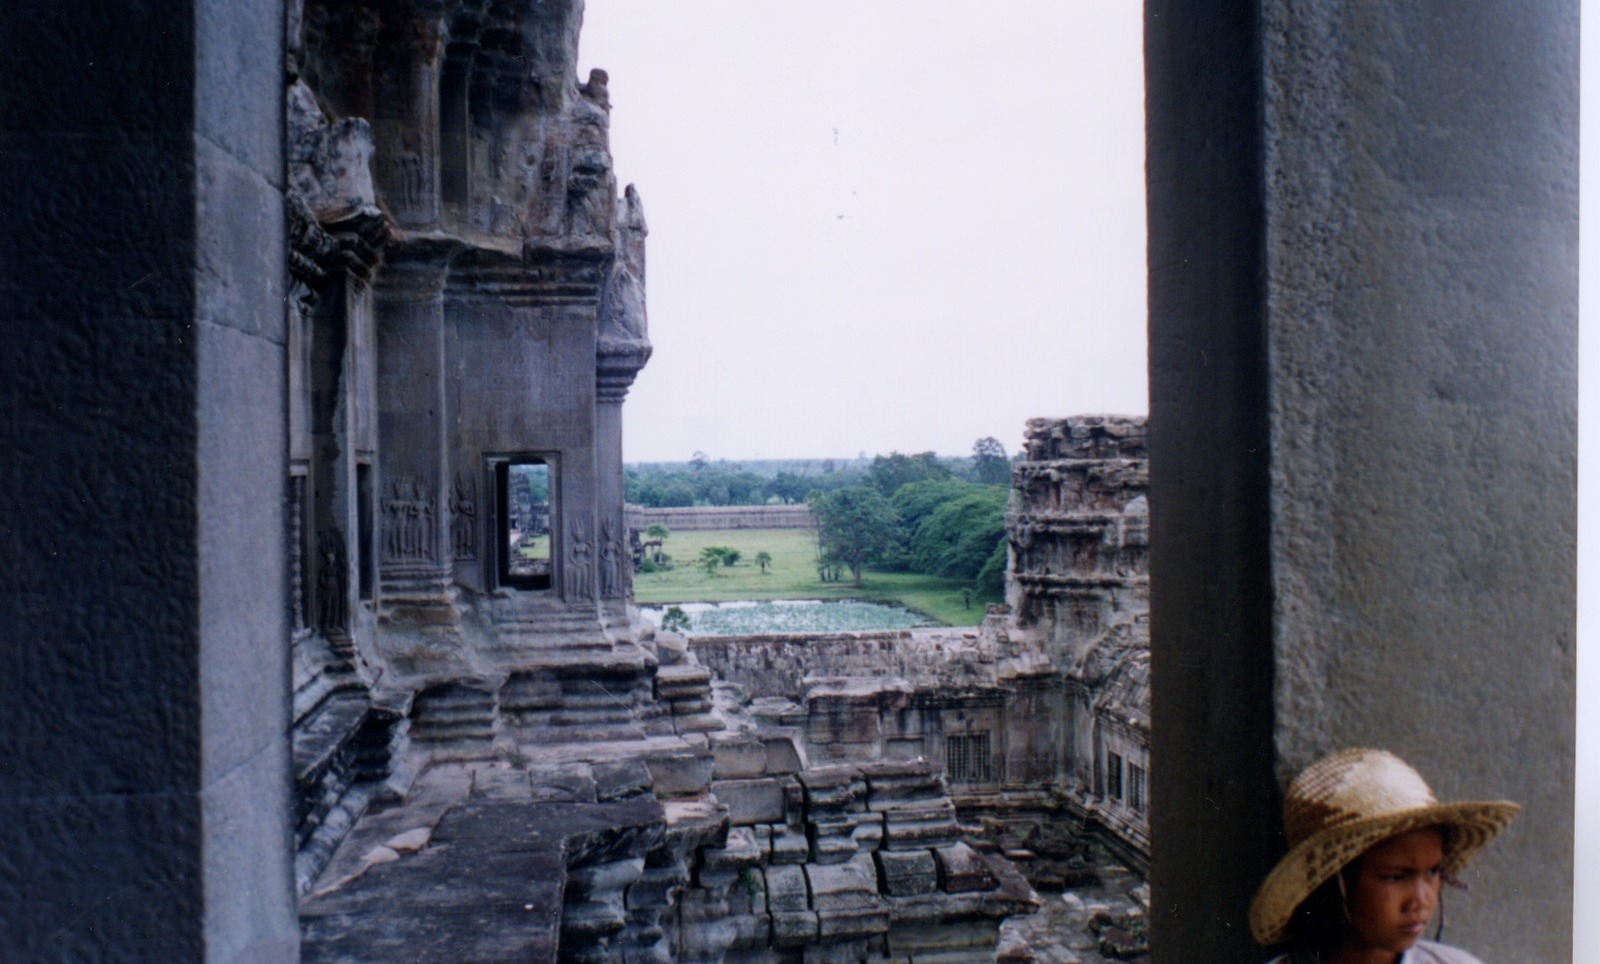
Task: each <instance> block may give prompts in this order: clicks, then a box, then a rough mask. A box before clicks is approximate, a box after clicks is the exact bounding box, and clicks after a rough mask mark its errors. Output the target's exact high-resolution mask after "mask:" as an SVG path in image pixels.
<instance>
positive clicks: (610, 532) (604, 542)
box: [600, 519, 629, 599]
mask: <svg viewBox="0 0 1600 964" xmlns="http://www.w3.org/2000/svg"><path fill="white" fill-rule="evenodd" d="M619 531H620V529H619V527H618V526H616V525H613V524H612V521H611V520H610V519H607V520H606V521H605V522H604V523H603V524H601V526H600V596H601V598H602V599H616V598H617V597H619V596H622V595H623V594H624V593H625V592H626V582H625V580H626V578H627V577H626V576H625V575H624V573H625V572H626V571H627V570H628V568H629V567H628V565H627V563H626V560H627V558H628V557H627V551H626V549H625V548H624V547H623V545H622V540H621V539H619V538H618V537H617V533H618V532H619Z"/></svg>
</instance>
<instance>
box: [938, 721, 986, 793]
mask: <svg viewBox="0 0 1600 964" xmlns="http://www.w3.org/2000/svg"><path fill="white" fill-rule="evenodd" d="M944 745H945V769H946V771H947V772H948V773H949V774H950V782H951V783H987V782H989V779H990V777H989V734H987V733H969V734H964V735H961V736H947V737H945V744H944Z"/></svg>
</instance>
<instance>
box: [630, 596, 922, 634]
mask: <svg viewBox="0 0 1600 964" xmlns="http://www.w3.org/2000/svg"><path fill="white" fill-rule="evenodd" d="M677 605H678V608H679V609H682V610H683V612H684V614H685V615H687V616H688V617H689V626H688V629H687V630H685V632H687V633H688V634H689V635H691V636H746V635H755V634H758V633H855V632H872V631H876V630H885V629H911V628H913V627H917V626H935V625H938V624H937V623H936V622H934V621H933V620H931V619H929V618H928V617H927V616H924V615H923V614H921V613H918V612H913V611H912V610H909V609H907V608H905V607H904V606H895V605H890V604H886V603H874V602H863V601H862V600H859V599H774V600H768V601H763V602H749V601H745V602H721V603H698V602H697V603H678V604H677ZM667 608H668V607H667V606H641V607H639V612H641V613H642V614H644V616H645V618H646V619H649V620H650V621H651V622H653V623H655V624H656V625H657V626H660V625H661V615H662V613H664V612H665V611H666V610H667Z"/></svg>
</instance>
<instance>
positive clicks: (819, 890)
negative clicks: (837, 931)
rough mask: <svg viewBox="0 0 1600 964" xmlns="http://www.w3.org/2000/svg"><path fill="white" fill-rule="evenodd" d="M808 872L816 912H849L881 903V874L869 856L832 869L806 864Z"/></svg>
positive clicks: (866, 855) (854, 858)
mask: <svg viewBox="0 0 1600 964" xmlns="http://www.w3.org/2000/svg"><path fill="white" fill-rule="evenodd" d="M805 870H806V881H807V882H808V883H809V885H810V887H811V906H812V908H813V909H814V910H818V911H834V910H850V909H856V908H862V907H872V906H876V905H877V903H878V871H877V868H876V866H875V865H874V864H873V861H872V855H870V854H859V855H857V856H855V857H853V858H851V859H850V860H847V861H844V862H842V863H838V864H832V865H820V864H807V865H806V868H805Z"/></svg>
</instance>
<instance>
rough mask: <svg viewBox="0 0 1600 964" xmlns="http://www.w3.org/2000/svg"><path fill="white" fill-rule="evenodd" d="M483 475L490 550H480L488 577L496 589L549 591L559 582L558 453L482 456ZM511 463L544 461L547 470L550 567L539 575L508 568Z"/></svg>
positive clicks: (560, 556)
mask: <svg viewBox="0 0 1600 964" xmlns="http://www.w3.org/2000/svg"><path fill="white" fill-rule="evenodd" d="M484 461H485V466H484V467H485V473H484V474H485V475H486V476H487V477H488V481H489V485H488V489H489V491H491V492H493V493H494V502H493V505H494V511H493V512H492V513H490V515H491V518H490V520H489V523H488V526H489V530H490V534H489V543H490V545H491V546H492V547H493V549H492V551H490V552H486V553H483V554H482V555H483V556H484V558H485V561H486V563H487V567H488V577H489V579H490V580H491V582H492V584H493V585H494V586H495V587H496V588H499V589H515V590H518V591H520V592H550V591H552V590H554V589H555V587H556V586H558V585H560V579H559V578H558V576H559V572H560V569H561V558H562V547H561V543H562V533H563V532H564V529H563V527H562V524H561V520H562V515H563V510H562V506H563V504H564V503H565V501H566V500H565V499H564V498H563V497H562V492H561V457H560V454H559V453H557V452H552V451H543V450H534V451H522V452H501V453H495V454H493V455H489V456H486V457H485V460H484ZM515 465H544V466H545V467H546V468H547V469H548V470H549V484H550V571H549V572H548V573H546V574H544V575H540V576H521V575H514V574H512V572H511V559H510V551H509V550H510V545H509V543H510V538H509V537H510V511H509V509H510V505H509V503H510V489H511V485H510V476H511V467H512V466H515Z"/></svg>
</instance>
